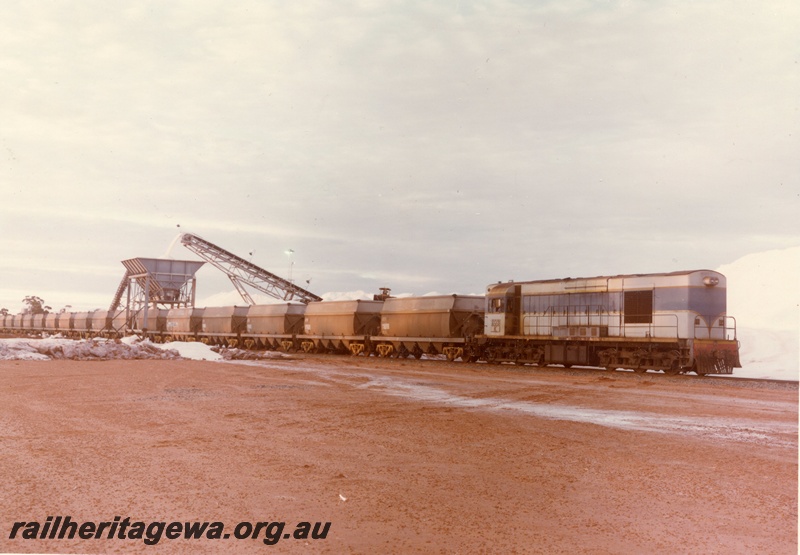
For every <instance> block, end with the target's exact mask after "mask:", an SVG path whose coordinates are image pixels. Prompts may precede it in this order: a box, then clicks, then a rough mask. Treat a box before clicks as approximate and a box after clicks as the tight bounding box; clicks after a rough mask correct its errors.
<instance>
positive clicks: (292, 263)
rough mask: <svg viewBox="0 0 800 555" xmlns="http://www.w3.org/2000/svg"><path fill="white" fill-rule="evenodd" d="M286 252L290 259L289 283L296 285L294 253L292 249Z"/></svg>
mask: <svg viewBox="0 0 800 555" xmlns="http://www.w3.org/2000/svg"><path fill="white" fill-rule="evenodd" d="M284 252H285V253H286V256H288V257H289V283H294V282H293V281H292V267H293V266H294V260H292V255H293V254H294V251H293V250H292V249H287V250H286V251H284Z"/></svg>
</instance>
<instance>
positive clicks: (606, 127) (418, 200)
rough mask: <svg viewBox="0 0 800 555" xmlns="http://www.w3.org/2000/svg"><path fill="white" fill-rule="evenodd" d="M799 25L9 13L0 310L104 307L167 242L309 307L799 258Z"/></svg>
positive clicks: (601, 6) (585, 6) (499, 7)
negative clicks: (373, 295)
mask: <svg viewBox="0 0 800 555" xmlns="http://www.w3.org/2000/svg"><path fill="white" fill-rule="evenodd" d="M798 22H800V3H798V2H797V1H796V0H786V1H779V2H769V1H762V0H757V1H746V2H737V1H734V0H725V1H707V2H687V1H679V2H671V1H663V2H662V1H657V0H648V1H642V2H623V1H620V2H599V1H598V2H593V1H577V0H557V1H556V0H554V1H550V2H548V1H532V0H531V1H510V0H508V1H500V0H497V1H494V0H487V1H483V2H479V1H474V2H469V1H464V2H456V1H452V2H448V1H440V2H370V1H362V2H327V1H319V2H305V1H298V2H277V1H276V2H268V1H263V0H259V1H254V2H246V1H237V2H223V1H203V0H192V1H187V2H177V1H173V2H168V1H158V2H115V1H109V0H102V1H75V2H52V1H35V0H33V1H32V0H25V1H19V2H15V1H10V0H6V1H3V2H0V75H2V78H1V79H0V192H1V193H2V194H1V195H0V233H2V239H0V247H1V249H0V307H7V308H9V309H10V310H12V311H16V310H18V309H20V308H21V307H22V302H21V301H22V298H23V297H24V296H26V295H38V296H41V297H44V299H45V301H47V302H48V304H51V305H52V306H53V307H54V308H56V309H57V308H60V307H61V306H63V305H65V304H71V305H73V306H74V307H82V308H107V306H108V304H109V303H110V301H111V299H112V297H113V294H114V291H115V290H116V287H117V284H118V283H119V281H120V279H121V278H122V276H123V274H124V268H123V266H122V265H121V264H120V261H121V260H123V259H127V258H133V257H137V256H141V257H160V256H162V255H164V253H165V251H166V250H167V247H168V246H169V244H170V243H171V242H172V240H173V239H174V237H175V235H176V234H177V233H178V232H179V231H189V232H192V233H195V234H197V235H200V236H202V237H204V238H205V239H207V240H209V241H211V242H213V243H216V244H218V245H220V246H222V247H224V248H226V249H228V250H231V251H233V252H234V253H236V254H239V255H240V256H243V257H246V258H249V257H250V255H249V253H250V252H252V253H253V254H252V261H253V262H255V263H256V264H258V265H260V266H262V267H264V268H266V269H268V270H270V271H272V272H275V273H278V274H280V275H283V276H286V275H287V274H288V273H289V268H290V266H292V264H293V266H292V277H293V279H295V280H297V281H302V282H305V280H307V279H311V283H310V285H309V286H308V288H309V289H311V290H312V291H314V292H315V293H318V294H324V293H328V292H341V291H352V290H359V289H361V290H365V291H370V292H372V291H376V290H377V288H378V287H381V286H389V287H392V288H393V290H394V291H395V292H404V293H414V294H424V293H428V292H431V291H438V292H440V293H451V292H458V293H482V292H483V291H484V289H485V286H486V285H487V284H488V283H491V282H495V281H498V280H508V279H516V280H530V279H545V278H554V277H566V276H573V277H576V276H591V275H603V274H618V273H639V272H661V271H673V270H682V269H694V268H712V269H713V268H717V267H719V266H721V265H723V264H727V263H730V262H733V261H734V260H736V259H737V258H739V257H741V256H744V255H747V254H749V253H754V252H760V251H764V250H769V249H776V248H786V247H790V246H795V245H798V244H800V223H798V214H800V156H798V155H799V154H800V139H798V137H799V136H800V125H798V123H799V122H800V63H799V62H800V32H798ZM178 225H180V228H178V227H177V226H178ZM287 249H292V250H293V251H294V254H293V255H291V258H290V257H289V256H287V255H286V254H285V252H286V251H287ZM173 255H174V256H175V257H176V258H186V259H194V258H195V257H194V255H193V254H192V253H190V252H189V251H188V250H186V249H177V250H175V251H174V252H173ZM198 278H199V283H198V296H199V297H201V298H202V297H204V296H209V295H211V294H214V293H217V292H221V291H228V290H231V289H232V286H231V284H230V282H228V281H227V279H226V278H225V276H224V275H222V274H221V273H220V272H218V271H216V270H214V269H213V268H210V267H205V268H203V269H202V270H201V271H200V273H199V274H198Z"/></svg>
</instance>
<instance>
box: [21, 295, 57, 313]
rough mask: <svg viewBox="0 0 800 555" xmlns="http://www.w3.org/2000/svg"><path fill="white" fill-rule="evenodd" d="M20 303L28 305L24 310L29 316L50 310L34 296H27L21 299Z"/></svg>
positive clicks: (41, 300) (42, 301) (39, 298)
mask: <svg viewBox="0 0 800 555" xmlns="http://www.w3.org/2000/svg"><path fill="white" fill-rule="evenodd" d="M22 302H23V303H25V304H26V305H28V308H26V309H25V312H28V313H29V314H42V313H44V312H48V311H50V310H52V309H51V308H50V307H49V306H45V304H44V299H42V298H41V297H36V296H34V295H28V296H27V297H25V298H24V299H22Z"/></svg>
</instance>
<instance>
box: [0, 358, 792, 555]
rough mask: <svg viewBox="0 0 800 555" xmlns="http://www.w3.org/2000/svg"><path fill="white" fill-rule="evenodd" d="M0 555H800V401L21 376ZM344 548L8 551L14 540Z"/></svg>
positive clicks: (7, 415) (260, 370) (208, 378)
mask: <svg viewBox="0 0 800 555" xmlns="http://www.w3.org/2000/svg"><path fill="white" fill-rule="evenodd" d="M0 376H1V377H2V387H1V388H0V406H2V407H3V410H2V412H0V426H1V427H2V432H1V433H0V454H1V455H2V456H0V476H2V480H3V484H4V485H3V488H2V492H3V497H2V499H3V503H2V505H0V527H1V528H2V530H0V550H1V551H5V552H7V551H12V552H39V553H42V552H47V553H67V552H81V553H175V552H192V553H260V552H265V551H269V550H272V551H273V552H280V553H307V552H311V553H320V552H324V553H667V552H669V553H725V554H728V553H748V554H749V553H776V554H781V553H791V554H792V555H794V554H796V553H797V492H798V480H797V477H798V466H797V464H798V443H797V439H798V426H797V424H798V391H797V383H796V382H783V383H782V384H778V385H775V384H774V383H773V382H757V381H751V382H749V383H744V384H743V383H740V382H741V380H724V379H711V378H695V379H692V377H690V376H685V377H680V376H679V377H670V376H664V375H661V374H645V375H641V376H640V375H635V374H633V373H624V372H614V373H610V372H601V371H580V370H574V369H573V370H569V371H567V370H563V369H561V370H559V369H529V368H518V367H513V366H507V365H502V366H499V365H498V366H490V365H459V364H457V363H454V364H448V363H438V362H433V363H432V362H430V361H427V362H426V361H415V360H384V359H375V358H370V359H364V358H352V357H323V356H297V357H287V358H274V359H269V360H256V361H229V362H208V361H190V360H111V361H95V362H87V361H68V360H54V361H46V362H45V361H43V362H37V361H0ZM56 515H69V516H71V518H72V520H74V521H79V522H84V521H95V522H99V521H113V520H114V517H116V516H119V517H120V519H124V518H126V517H129V518H130V519H131V521H141V522H145V523H150V522H159V521H161V522H172V521H184V522H185V521H219V522H222V523H224V525H225V531H226V532H228V533H230V532H232V531H233V529H234V527H235V526H236V525H237V524H238V523H239V522H243V521H250V522H267V521H269V522H275V521H285V522H286V528H285V531H286V532H293V531H294V530H295V526H296V525H297V524H298V523H300V522H311V523H312V524H313V523H316V522H320V523H326V522H330V528H329V531H328V534H327V536H326V537H325V538H324V539H311V538H306V539H295V538H291V537H290V538H284V537H281V538H280V541H278V543H277V544H276V545H273V546H269V545H265V544H264V542H263V538H264V537H265V536H264V531H263V530H262V533H261V536H259V537H258V538H256V539H243V540H236V539H234V538H233V537H231V538H229V539H227V540H226V539H197V540H187V539H167V538H166V537H162V538H161V539H160V541H159V542H158V543H157V544H156V545H147V544H145V543H144V541H143V540H141V539H119V538H116V537H114V538H113V539H107V538H105V537H102V538H99V539H84V540H81V539H78V538H75V539H72V540H69V539H62V540H58V539H21V538H20V535H21V534H22V532H21V531H20V532H19V533H18V535H17V538H15V539H13V540H12V539H9V535H10V532H11V530H12V527H13V525H14V523H15V522H21V521H24V522H31V521H39V522H41V523H44V522H45V520H46V518H47V517H48V516H56Z"/></svg>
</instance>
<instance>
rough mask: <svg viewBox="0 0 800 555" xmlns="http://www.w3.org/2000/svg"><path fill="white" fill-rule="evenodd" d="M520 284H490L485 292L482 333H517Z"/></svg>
mask: <svg viewBox="0 0 800 555" xmlns="http://www.w3.org/2000/svg"><path fill="white" fill-rule="evenodd" d="M521 299H522V286H521V285H519V284H514V283H506V284H497V285H490V286H489V287H488V289H487V292H486V314H485V316H484V327H483V333H484V335H487V336H490V337H497V336H506V335H519V334H520V325H519V324H520V312H521V309H522V302H521Z"/></svg>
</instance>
